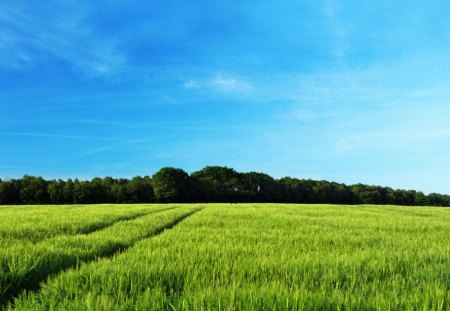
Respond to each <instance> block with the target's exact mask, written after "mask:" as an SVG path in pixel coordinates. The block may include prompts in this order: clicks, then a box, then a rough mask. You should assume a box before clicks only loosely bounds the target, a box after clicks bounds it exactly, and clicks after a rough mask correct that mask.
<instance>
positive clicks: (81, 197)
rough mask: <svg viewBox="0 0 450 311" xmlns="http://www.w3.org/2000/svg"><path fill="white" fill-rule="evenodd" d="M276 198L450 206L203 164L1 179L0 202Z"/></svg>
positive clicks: (433, 197) (416, 196) (448, 201)
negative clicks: (150, 171)
mask: <svg viewBox="0 0 450 311" xmlns="http://www.w3.org/2000/svg"><path fill="white" fill-rule="evenodd" d="M153 202H158V203H172V202H173V203H175V202H179V203H181V202H205V203H207V202H230V203H238V202H274V203H275V202H280V203H334V204H395V205H432V206H450V196H448V195H443V194H438V193H431V194H429V195H425V194H424V193H422V192H419V191H414V190H401V189H392V188H389V187H381V186H370V185H363V184H356V185H350V186H348V185H345V184H341V183H336V182H329V181H324V180H311V179H298V178H292V177H283V178H281V179H274V178H272V177H271V176H269V175H267V174H264V173H258V172H248V173H240V172H237V171H235V170H234V169H232V168H228V167H222V166H206V167H205V168H203V169H201V170H199V171H196V172H193V173H192V174H188V173H187V172H185V171H184V170H182V169H179V168H173V167H164V168H162V169H160V170H159V171H158V172H156V173H155V174H154V175H153V176H152V177H150V176H144V177H140V176H136V177H133V178H132V179H125V178H112V177H104V178H99V177H96V178H93V179H92V180H78V179H74V180H72V179H68V180H61V179H58V180H45V179H44V178H42V177H35V176H29V175H25V176H23V177H22V178H20V179H6V180H1V179H0V204H5V205H6V204H90V203H153Z"/></svg>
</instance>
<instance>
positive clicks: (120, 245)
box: [0, 206, 198, 305]
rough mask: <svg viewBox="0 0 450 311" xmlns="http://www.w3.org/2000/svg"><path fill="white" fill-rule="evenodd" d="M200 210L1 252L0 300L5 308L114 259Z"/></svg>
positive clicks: (177, 211) (183, 210)
mask: <svg viewBox="0 0 450 311" xmlns="http://www.w3.org/2000/svg"><path fill="white" fill-rule="evenodd" d="M197 210H198V207H189V206H187V207H179V208H175V209H170V210H163V211H160V212H156V213H151V214H149V215H145V216H141V217H139V218H136V219H133V220H127V221H121V222H118V223H115V224H114V225H112V226H110V227H107V228H105V229H102V230H99V231H95V232H93V233H91V234H78V235H72V236H64V235H63V236H57V237H54V238H50V239H47V240H44V241H41V242H39V243H37V244H34V245H18V246H17V247H10V248H8V249H2V250H0V264H1V275H0V289H1V292H0V300H1V302H2V305H4V304H5V303H7V301H9V300H10V299H11V298H12V297H14V296H17V295H18V294H20V293H21V292H23V291H24V290H35V289H37V288H38V287H39V284H40V282H42V281H44V280H45V279H47V278H48V277H49V276H51V275H54V274H56V273H58V272H61V271H62V270H65V269H68V268H70V267H75V266H79V265H80V264H81V263H83V262H88V261H92V260H95V259H96V258H99V257H107V256H112V255H113V254H114V253H116V252H118V251H121V250H125V249H127V248H128V247H130V246H132V245H133V244H134V243H136V242H137V241H139V240H141V239H145V238H147V237H150V236H152V235H156V234H158V233H160V232H162V231H163V230H165V229H167V228H170V227H171V226H173V225H175V224H176V223H178V222H179V221H181V220H182V219H184V218H185V217H187V216H189V215H190V214H192V213H193V212H195V211H197Z"/></svg>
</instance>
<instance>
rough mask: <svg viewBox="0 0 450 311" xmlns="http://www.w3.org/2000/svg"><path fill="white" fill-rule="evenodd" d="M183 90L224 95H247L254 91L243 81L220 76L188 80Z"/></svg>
mask: <svg viewBox="0 0 450 311" xmlns="http://www.w3.org/2000/svg"><path fill="white" fill-rule="evenodd" d="M184 88H186V89H191V90H211V91H214V92H218V93H224V94H249V93H251V92H252V91H253V89H254V88H253V86H252V85H251V84H250V83H249V82H248V81H247V80H245V79H242V78H236V77H233V76H224V75H221V74H219V75H216V76H215V77H213V78H211V79H209V80H188V81H186V82H185V83H184Z"/></svg>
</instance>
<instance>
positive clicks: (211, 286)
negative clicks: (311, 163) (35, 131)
mask: <svg viewBox="0 0 450 311" xmlns="http://www.w3.org/2000/svg"><path fill="white" fill-rule="evenodd" d="M284 207H286V206H285V205H272V204H264V205H251V204H247V205H244V204H242V205H225V204H224V205H220V204H216V205H209V206H208V207H207V208H205V209H203V210H202V211H201V212H200V213H197V214H196V215H195V217H190V218H188V219H187V220H186V221H183V222H182V223H180V224H179V225H178V226H176V227H174V228H173V229H172V230H170V231H166V232H165V233H164V234H161V235H158V236H156V237H154V238H151V239H145V240H142V241H140V242H139V243H137V244H135V245H134V246H133V247H132V248H130V249H128V251H127V252H124V253H122V254H120V255H118V256H114V257H112V258H107V259H102V260H99V261H96V262H92V263H89V264H86V265H83V266H82V267H80V269H76V270H75V269H74V270H68V271H65V272H64V273H62V274H60V275H58V276H57V277H56V278H54V279H52V280H50V281H49V282H48V283H46V284H45V285H44V286H43V287H42V288H41V290H40V291H39V292H35V293H30V294H28V295H24V296H22V297H20V298H19V299H17V300H15V301H14V305H11V306H9V308H10V309H17V310H30V309H33V310H58V309H71V310H318V309H319V310H339V309H341V310H342V309H346V310H347V309H348V310H361V309H365V310H419V309H420V310H449V309H450V288H449V284H450V267H449V265H448V259H449V258H450V236H449V235H448V232H449V229H450V213H448V211H447V210H445V209H438V208H423V209H422V210H420V211H419V210H414V209H411V208H406V207H389V209H388V212H387V213H383V208H384V207H374V206H370V207H367V208H366V207H364V206H360V207H357V208H356V209H353V207H352V206H329V205H297V206H294V205H291V206H288V207H287V208H284Z"/></svg>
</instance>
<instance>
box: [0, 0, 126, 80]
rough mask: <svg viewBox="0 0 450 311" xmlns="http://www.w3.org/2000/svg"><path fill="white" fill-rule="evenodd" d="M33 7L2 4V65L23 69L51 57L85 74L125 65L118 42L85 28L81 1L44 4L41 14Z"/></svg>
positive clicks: (99, 73)
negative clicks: (117, 48) (117, 49)
mask: <svg viewBox="0 0 450 311" xmlns="http://www.w3.org/2000/svg"><path fill="white" fill-rule="evenodd" d="M47 6H48V7H47ZM50 6H51V10H50V8H49V7H50ZM30 8H31V6H28V5H23V6H20V4H18V5H16V6H7V5H2V4H0V23H1V24H3V25H4V26H3V27H2V28H3V29H2V32H1V33H0V66H3V67H9V68H14V69H20V68H22V67H27V66H29V65H31V64H33V63H34V62H37V61H39V60H42V59H44V60H45V57H48V56H50V57H55V58H58V59H61V60H63V61H65V62H68V63H70V64H72V65H73V66H74V68H76V69H78V70H81V71H83V72H85V73H86V74H96V75H109V74H112V73H114V72H115V71H116V70H117V69H118V68H120V66H121V65H122V64H123V63H124V61H125V58H124V56H123V55H121V54H120V53H118V52H117V51H116V48H115V46H116V42H114V41H112V40H111V39H109V40H107V39H105V38H99V37H98V36H96V34H95V33H94V32H93V31H92V29H90V28H89V27H87V26H86V25H87V24H86V22H85V21H84V19H85V16H86V14H87V12H88V10H89V8H88V7H87V6H85V5H84V6H83V5H82V4H80V3H79V2H76V3H75V2H51V3H50V2H49V3H45V2H44V3H41V4H40V5H39V6H38V9H39V10H40V11H42V13H41V14H35V12H34V10H33V9H30ZM44 12H45V13H44ZM46 12H52V14H47V13H46Z"/></svg>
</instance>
